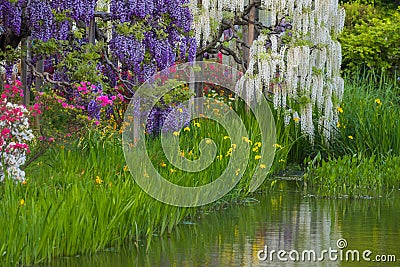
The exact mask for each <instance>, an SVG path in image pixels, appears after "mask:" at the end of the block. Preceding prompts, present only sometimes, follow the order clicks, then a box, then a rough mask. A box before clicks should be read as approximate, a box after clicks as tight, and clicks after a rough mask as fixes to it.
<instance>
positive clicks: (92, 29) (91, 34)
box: [87, 17, 96, 44]
mask: <svg viewBox="0 0 400 267" xmlns="http://www.w3.org/2000/svg"><path fill="white" fill-rule="evenodd" d="M95 23H96V21H95V18H94V17H93V18H92V19H91V20H90V24H89V28H88V29H87V36H88V40H89V43H90V44H94V43H95V40H96V24H95Z"/></svg>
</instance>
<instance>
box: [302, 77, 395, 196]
mask: <svg viewBox="0 0 400 267" xmlns="http://www.w3.org/2000/svg"><path fill="white" fill-rule="evenodd" d="M341 108H342V109H343V113H341V114H340V121H339V123H340V124H339V128H338V131H337V134H336V138H335V139H334V140H333V142H332V143H331V144H330V146H324V145H323V146H321V147H322V149H321V151H320V154H317V155H318V156H320V155H322V157H314V160H313V161H310V165H309V169H308V173H307V175H306V176H305V181H306V183H308V185H309V187H311V188H312V190H315V191H316V192H317V193H318V194H319V195H322V196H331V197H339V196H349V197H363V196H379V195H381V194H383V193H384V192H387V191H388V190H389V191H390V190H392V189H394V190H397V189H399V188H400V176H399V171H400V169H399V168H398V166H399V163H400V159H399V156H400V83H399V81H398V80H397V79H396V75H394V76H393V75H392V76H387V75H385V74H380V75H376V74H374V73H373V72H366V73H361V74H359V75H353V76H347V77H345V92H344V99H343V103H342V105H341ZM310 159H311V158H310Z"/></svg>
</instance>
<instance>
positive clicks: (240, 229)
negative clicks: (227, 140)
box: [46, 184, 400, 267]
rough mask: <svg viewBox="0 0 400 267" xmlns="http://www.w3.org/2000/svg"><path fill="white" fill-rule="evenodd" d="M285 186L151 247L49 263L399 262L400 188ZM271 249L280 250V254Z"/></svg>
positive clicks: (156, 239) (190, 224) (185, 226)
mask: <svg viewBox="0 0 400 267" xmlns="http://www.w3.org/2000/svg"><path fill="white" fill-rule="evenodd" d="M282 188H283V190H277V191H275V192H271V193H268V194H264V195H259V196H258V197H256V198H257V200H258V201H255V202H251V203H248V204H246V205H232V206H230V207H229V208H227V209H225V210H221V211H217V212H213V213H210V214H208V215H205V216H204V217H203V218H202V219H201V220H200V221H194V222H185V223H184V224H181V225H179V227H178V229H177V230H176V231H173V233H172V234H171V236H169V237H168V236H163V237H153V242H152V244H151V246H150V249H149V252H148V253H146V252H145V247H144V246H142V247H140V248H139V249H138V250H137V249H136V248H132V249H126V250H124V251H119V252H103V253H98V254H96V255H92V256H81V257H73V258H63V259H58V260H56V261H54V262H53V263H52V264H50V265H46V266H74V267H75V266H77V267H78V266H79V267H85V266H216V267H220V266H221V267H222V266H400V192H392V193H391V194H390V195H389V197H381V198H377V199H356V200H350V199H321V198H315V197H313V196H306V194H305V193H304V192H301V191H299V190H296V189H293V187H292V188H290V187H287V186H285V184H282ZM338 240H339V241H338ZM338 246H339V247H343V248H342V249H340V248H339V247H338ZM265 248H267V254H265V253H261V252H260V250H264V251H265ZM272 250H275V251H279V250H283V251H281V252H280V255H281V258H282V260H279V259H278V252H272ZM324 250H326V252H323V251H324ZM366 250H369V251H371V252H368V251H366ZM313 252H315V259H314V254H313ZM363 253H364V256H365V259H366V260H368V259H370V261H369V262H368V261H366V260H364V259H363ZM357 254H358V255H359V258H360V259H359V261H357ZM297 255H298V261H294V260H293V259H295V258H296V257H297ZM391 255H394V256H395V257H396V260H397V262H385V263H383V262H377V261H376V260H375V259H377V260H378V259H379V257H380V258H381V259H385V257H386V259H387V260H391V261H393V260H394V259H393V256H391ZM376 256H378V257H376ZM303 258H304V260H303ZM340 258H341V259H342V260H340ZM284 259H287V262H285V261H284ZM335 259H336V260H335ZM346 259H347V260H346Z"/></svg>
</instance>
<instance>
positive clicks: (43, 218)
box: [0, 113, 288, 265]
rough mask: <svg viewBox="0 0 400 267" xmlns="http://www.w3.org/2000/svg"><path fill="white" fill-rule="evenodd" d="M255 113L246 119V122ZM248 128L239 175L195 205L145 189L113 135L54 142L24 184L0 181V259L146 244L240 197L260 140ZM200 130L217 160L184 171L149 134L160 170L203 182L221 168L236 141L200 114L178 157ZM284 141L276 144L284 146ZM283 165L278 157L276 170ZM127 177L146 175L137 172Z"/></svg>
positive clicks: (194, 150)
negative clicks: (246, 156)
mask: <svg viewBox="0 0 400 267" xmlns="http://www.w3.org/2000/svg"><path fill="white" fill-rule="evenodd" d="M244 114H245V113H243V116H245V115H244ZM253 119H254V118H252V117H251V116H250V117H249V120H248V123H249V124H248V125H247V126H248V127H251V125H252V124H253V123H254V122H252V120H253ZM249 132H250V136H249V137H250V138H249V139H243V140H242V141H243V142H247V143H249V145H250V147H251V148H252V149H251V155H250V161H249V164H248V168H247V169H246V172H245V174H244V176H243V178H242V179H241V181H240V182H239V183H238V185H237V186H236V187H235V188H234V189H233V190H232V191H231V192H229V193H228V194H227V195H226V196H224V197H223V198H222V199H220V200H218V201H217V202H216V203H213V204H210V205H208V206H204V207H201V208H182V207H175V206H170V205H166V204H163V203H161V202H159V201H157V200H155V199H153V198H152V197H150V196H149V195H147V194H146V193H145V192H144V191H143V190H142V189H141V188H140V187H139V186H138V185H137V184H136V183H135V180H134V178H133V177H132V176H131V173H130V171H129V168H128V166H127V165H126V163H125V158H124V154H123V151H122V145H121V137H120V135H119V134H113V133H110V132H107V133H104V132H102V131H100V130H99V131H91V132H89V133H88V134H87V135H86V136H85V137H83V138H80V139H79V140H76V141H73V142H69V143H63V144H58V145H55V146H53V147H52V148H51V149H50V150H49V151H47V152H46V153H45V154H44V155H43V156H41V157H40V158H38V159H37V160H36V161H35V162H34V163H32V164H31V165H30V166H29V167H28V168H27V169H26V170H25V171H26V173H27V174H28V180H27V182H26V183H24V184H15V183H13V182H12V181H7V182H5V183H3V184H0V202H1V203H2V205H1V206H0V218H2V219H1V220H0V229H2V231H0V264H1V265H3V264H7V265H15V264H22V265H28V264H33V263H40V262H46V261H51V259H53V258H55V257H60V256H72V255H77V254H91V253H95V252H97V251H101V250H104V249H107V248H110V247H115V248H118V247H121V246H124V245H126V244H128V243H135V244H138V243H139V241H140V240H141V241H143V240H144V239H146V243H147V244H150V243H151V239H152V236H153V235H155V234H157V235H162V234H165V233H171V231H172V230H173V228H174V227H175V226H176V225H177V224H178V223H179V222H181V221H182V220H184V219H190V218H195V217H197V216H199V215H201V213H202V212H204V211H210V210H213V209H217V208H219V207H222V206H224V205H226V204H232V203H236V202H238V201H240V200H243V199H245V198H246V197H247V196H248V190H247V187H248V185H249V181H250V179H251V177H252V173H253V171H254V167H255V166H256V163H257V158H256V157H255V156H256V155H257V154H258V150H257V147H258V146H260V145H261V144H259V142H258V138H259V130H257V129H256V128H254V129H253V130H252V131H249ZM204 136H206V137H209V138H211V139H212V140H214V141H215V142H216V144H217V147H218V150H217V153H216V155H217V159H215V160H214V162H213V163H212V164H211V165H210V167H209V168H207V169H205V170H204V171H203V172H202V173H201V175H194V176H193V177H192V176H188V174H187V173H186V174H185V173H184V172H182V171H180V170H178V169H176V168H174V167H173V166H172V165H171V164H170V163H168V161H167V159H166V158H165V155H163V154H162V153H160V151H162V147H161V143H160V138H153V137H148V138H147V148H148V152H149V157H150V158H151V161H152V163H153V165H154V166H155V167H156V169H157V170H158V171H159V173H161V174H162V175H163V176H164V177H166V178H167V179H168V180H169V181H171V182H173V183H176V184H180V185H186V186H195V185H201V184H207V183H209V182H211V181H212V180H214V179H216V178H218V176H219V175H220V173H222V171H223V170H224V169H225V168H226V165H227V162H228V161H229V157H230V152H229V151H231V152H232V149H231V148H232V147H234V144H232V143H231V141H230V140H229V138H227V137H226V132H224V131H223V130H221V129H220V127H219V126H218V125H216V124H212V122H211V121H207V120H201V121H200V120H199V121H198V122H197V123H196V124H195V123H192V125H191V126H190V130H186V131H184V130H182V131H181V134H180V136H179V138H180V140H181V149H182V150H181V152H180V153H181V155H179V156H182V157H183V156H185V157H187V158H189V159H196V158H197V157H198V156H199V147H198V142H199V141H200V140H201V138H204ZM280 138H283V137H280ZM285 140H288V138H287V137H286V138H285ZM285 147H286V146H285V145H283V146H282V148H279V149H278V150H279V151H285V149H286V148H285ZM230 149H231V150H230ZM279 151H278V154H279V153H282V152H279ZM285 153H286V152H284V153H283V154H281V156H284V154H285ZM281 164H282V162H279V161H278V160H277V161H276V162H275V164H274V168H278V167H279V166H280V165H281ZM275 165H276V166H275ZM133 175H146V174H145V173H141V172H140V171H136V170H135V171H134V174H133Z"/></svg>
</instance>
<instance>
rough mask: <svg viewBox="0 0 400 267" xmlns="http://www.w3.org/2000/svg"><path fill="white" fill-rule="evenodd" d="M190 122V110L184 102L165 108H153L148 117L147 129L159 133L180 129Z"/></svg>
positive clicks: (150, 132) (155, 133)
mask: <svg viewBox="0 0 400 267" xmlns="http://www.w3.org/2000/svg"><path fill="white" fill-rule="evenodd" d="M189 123H190V111H189V109H188V108H186V107H184V106H183V105H182V104H179V105H177V106H168V107H164V108H159V107H155V108H153V109H152V110H151V111H150V113H149V116H148V118H147V124H146V131H147V132H148V133H149V134H154V135H157V134H159V133H160V132H161V131H163V132H175V131H179V130H180V129H182V128H183V127H186V126H188V125H189Z"/></svg>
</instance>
